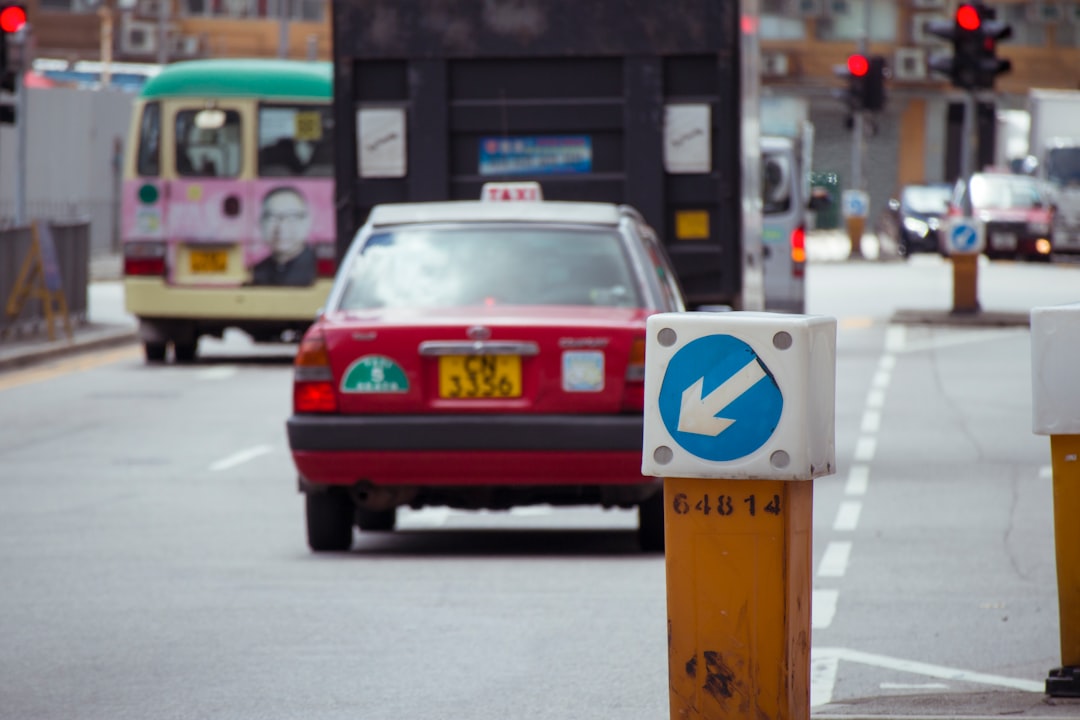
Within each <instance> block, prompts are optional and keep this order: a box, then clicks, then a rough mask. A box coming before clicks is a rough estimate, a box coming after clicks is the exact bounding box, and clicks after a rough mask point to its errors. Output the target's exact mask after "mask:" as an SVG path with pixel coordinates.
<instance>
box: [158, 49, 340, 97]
mask: <svg viewBox="0 0 1080 720" xmlns="http://www.w3.org/2000/svg"><path fill="white" fill-rule="evenodd" d="M332 77H333V76H332V74H331V68H330V63H328V62H314V61H312V62H305V61H302V60H271V59H250V60H237V59H218V60H186V61H183V62H176V63H172V64H170V65H166V66H165V67H164V68H163V69H162V71H161V72H160V73H158V74H157V75H155V76H154V77H152V78H150V79H149V80H147V81H146V84H145V85H144V86H143V89H142V92H141V93H140V94H139V96H140V97H143V98H148V99H161V98H170V97H271V98H272V97H277V98H319V99H326V100H329V99H330V98H331V96H332V95H333V85H332Z"/></svg>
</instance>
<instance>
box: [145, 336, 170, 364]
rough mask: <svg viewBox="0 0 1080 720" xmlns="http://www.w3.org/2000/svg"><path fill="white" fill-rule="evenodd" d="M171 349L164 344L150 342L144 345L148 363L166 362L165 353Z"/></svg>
mask: <svg viewBox="0 0 1080 720" xmlns="http://www.w3.org/2000/svg"><path fill="white" fill-rule="evenodd" d="M168 349H169V346H168V345H167V344H166V343H163V342H150V341H149V340H148V341H146V342H144V343H143V352H144V353H145V354H146V362H148V363H159V362H165V351H166V350H168Z"/></svg>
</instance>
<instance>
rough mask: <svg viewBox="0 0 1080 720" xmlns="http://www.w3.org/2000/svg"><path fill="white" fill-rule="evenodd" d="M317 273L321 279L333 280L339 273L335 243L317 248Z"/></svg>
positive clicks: (323, 244) (322, 244) (320, 245)
mask: <svg viewBox="0 0 1080 720" xmlns="http://www.w3.org/2000/svg"><path fill="white" fill-rule="evenodd" d="M315 272H316V274H318V276H319V277H321V278H333V277H334V275H335V274H336V273H337V248H336V247H335V246H334V243H332V242H331V243H321V244H319V245H316V246H315Z"/></svg>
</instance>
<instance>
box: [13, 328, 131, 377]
mask: <svg viewBox="0 0 1080 720" xmlns="http://www.w3.org/2000/svg"><path fill="white" fill-rule="evenodd" d="M80 334H82V335H83V337H79V335H80ZM88 334H89V336H87V335H88ZM138 339H139V336H138V332H137V331H136V329H135V328H128V327H119V328H118V327H106V328H102V327H101V326H97V327H93V326H92V327H91V329H89V330H88V329H83V330H81V331H76V333H75V337H74V338H73V339H71V340H51V341H47V342H32V343H30V346H29V347H24V348H13V349H11V350H5V349H4V348H3V346H0V370H9V369H15V368H21V367H26V366H28V365H33V364H36V363H39V362H42V361H45V360H53V359H56V358H60V357H66V356H68V355H76V354H79V353H83V352H90V351H93V350H103V349H106V348H112V347H121V346H124V345H132V344H135V343H136V342H138Z"/></svg>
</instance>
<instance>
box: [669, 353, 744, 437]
mask: <svg viewBox="0 0 1080 720" xmlns="http://www.w3.org/2000/svg"><path fill="white" fill-rule="evenodd" d="M763 377H765V369H764V368H763V367H761V363H759V362H758V361H757V358H754V359H753V360H751V361H750V362H748V363H746V365H745V366H744V367H743V369H742V370H740V371H739V372H737V373H735V374H734V375H732V376H731V377H729V378H728V379H727V380H725V381H724V383H723V384H722V385H721V386H720V387H718V388H716V389H715V390H713V391H712V392H711V393H709V394H708V395H706V396H704V397H703V396H702V393H703V392H704V390H705V378H701V379H700V380H698V381H697V382H695V383H694V384H693V385H691V386H690V387H688V388H686V389H685V390H683V394H682V407H681V408H680V410H679V432H684V433H693V434H694V435H709V436H711V437H716V436H717V435H719V434H720V433H722V432H724V431H725V430H727V429H728V428H729V427H731V426H732V425H734V424H735V421H734V420H730V419H728V418H721V417H716V413H718V412H720V411H721V410H723V409H724V408H726V407H727V406H728V405H730V404H731V403H732V402H733V401H734V400H735V399H736V398H738V397H739V396H740V395H742V394H743V393H744V392H746V391H747V390H749V389H750V388H752V387H754V385H756V384H757V382H758V381H759V380H761V379H762V378H763Z"/></svg>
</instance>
